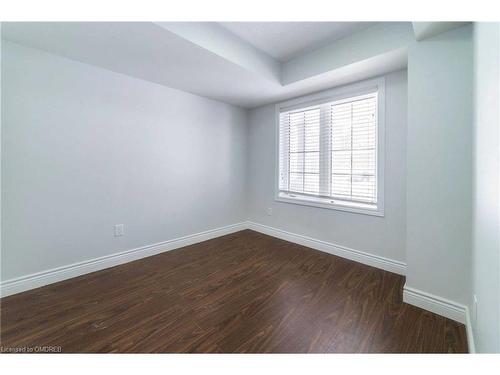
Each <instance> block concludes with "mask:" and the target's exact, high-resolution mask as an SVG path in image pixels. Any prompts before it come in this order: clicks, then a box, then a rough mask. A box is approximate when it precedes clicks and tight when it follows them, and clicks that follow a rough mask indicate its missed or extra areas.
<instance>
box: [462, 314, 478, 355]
mask: <svg viewBox="0 0 500 375" xmlns="http://www.w3.org/2000/svg"><path fill="white" fill-rule="evenodd" d="M465 309H466V310H465V330H466V332H467V344H468V345H469V353H476V344H475V342H474V331H473V330H472V323H471V319H470V310H469V308H468V307H467V306H466V307H465Z"/></svg>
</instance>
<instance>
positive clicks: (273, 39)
mask: <svg viewBox="0 0 500 375" xmlns="http://www.w3.org/2000/svg"><path fill="white" fill-rule="evenodd" d="M375 23H376V22H219V24H220V25H221V26H223V27H224V28H226V29H227V30H229V31H230V32H232V33H233V34H235V35H237V36H238V37H240V38H241V39H243V40H245V41H247V42H248V43H250V44H251V45H253V46H254V47H256V48H257V49H259V50H261V51H263V52H265V53H267V54H268V55H269V56H271V57H273V58H275V59H276V60H278V61H280V62H286V61H288V60H290V59H292V58H294V57H297V56H299V55H302V54H304V53H306V52H310V51H312V50H314V49H316V48H319V47H322V46H324V45H325V44H328V43H332V42H334V41H336V40H339V39H341V38H343V37H345V36H348V35H350V34H352V33H354V32H356V31H360V30H363V29H365V28H367V27H369V26H372V25H374V24H375Z"/></svg>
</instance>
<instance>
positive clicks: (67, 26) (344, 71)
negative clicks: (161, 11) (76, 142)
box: [2, 22, 457, 108]
mask: <svg viewBox="0 0 500 375" xmlns="http://www.w3.org/2000/svg"><path fill="white" fill-rule="evenodd" d="M413 26H415V25H413ZM424 26H425V27H424ZM456 26H457V25H434V24H432V23H431V24H427V23H426V24H425V25H416V26H415V27H416V30H417V31H418V35H419V37H421V38H425V37H428V36H429V35H435V33H436V32H439V31H440V30H444V29H448V28H450V27H456ZM415 33H416V31H415ZM2 38H3V39H5V40H7V41H10V42H15V43H19V44H23V45H25V46H28V47H32V48H37V49H40V50H44V51H47V52H49V53H53V54H57V55H60V56H63V57H65V58H69V59H73V60H76V61H79V62H83V63H86V64H91V65H96V66H99V67H102V68H105V69H108V70H111V71H114V72H118V73H122V74H126V75H129V76H132V77H135V78H139V79H143V80H147V81H151V82H154V83H157V84H160V85H164V86H168V87H172V88H176V89H180V90H183V91H187V92H190V93H193V94H197V95H201V96H205V97H208V98H212V99H216V100H220V101H223V102H227V103H230V104H234V105H238V106H241V107H245V108H254V107H258V106H261V105H265V104H270V103H274V102H278V101H281V100H286V99H289V98H292V97H297V96H301V95H306V94H310V93H312V92H315V91H319V90H323V89H327V88H331V87H334V86H338V85H342V84H347V83H349V82H353V81H357V80H362V79H366V78H370V77H374V76H376V75H382V74H385V73H388V72H391V71H395V70H399V69H404V68H405V67H406V65H407V47H408V45H409V44H411V43H417V42H416V41H415V34H414V29H413V27H412V24H411V23H410V22H399V23H398V22H388V23H385V22H377V23H363V22H323V23H310V22H270V23H266V22H257V23H235V22H223V23H216V22H192V23H190V22H158V23H153V22H3V23H2Z"/></svg>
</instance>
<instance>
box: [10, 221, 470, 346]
mask: <svg viewBox="0 0 500 375" xmlns="http://www.w3.org/2000/svg"><path fill="white" fill-rule="evenodd" d="M403 284H404V277H402V276H399V275H396V274H393V273H390V272H386V271H382V270H379V269H376V268H373V267H369V266H366V265H363V264H360V263H356V262H353V261H350V260H347V259H343V258H339V257H336V256H333V255H329V254H326V253H322V252H320V251H316V250H312V249H309V248H306V247H304V246H300V245H296V244H292V243H289V242H286V241H283V240H279V239H276V238H273V237H270V236H266V235H264V234H260V233H256V232H253V231H250V230H245V231H241V232H238V233H233V234H230V235H227V236H224V237H219V238H216V239H213V240H210V241H206V242H203V243H199V244H196V245H192V246H187V247H185V248H182V249H178V250H174V251H170V252H166V253H163V254H160V255H156V256H152V257H149V258H145V259H141V260H138V261H135V262H131V263H127V264H124V265H120V266H117V267H113V268H109V269H106V270H103V271H99V272H94V273H91V274H88V275H84V276H80V277H76V278H73V279H70V280H66V281H63V282H59V283H56V284H52V285H48V286H45V287H42V288H38V289H34V290H31V291H28V292H24V293H20V294H16V295H13V296H9V297H6V298H3V299H2V300H1V329H0V332H1V336H0V341H1V345H2V346H3V347H34V346H60V347H61V349H62V352H148V353H156V352H223V353H308V352H319V353H330V352H331V353H334V352H347V353H361V352H363V353H371V352H375V353H380V352H387V353H403V352H409V353H446V352H450V353H463V352H467V339H466V334H465V327H464V326H463V325H462V324H459V323H456V322H454V321H451V320H449V319H446V318H444V317H441V316H438V315H436V314H433V313H430V312H427V311H425V310H422V309H419V308H417V307H414V306H411V305H408V304H406V303H403V301H402V288H403Z"/></svg>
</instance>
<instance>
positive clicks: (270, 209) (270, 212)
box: [267, 207, 273, 216]
mask: <svg viewBox="0 0 500 375" xmlns="http://www.w3.org/2000/svg"><path fill="white" fill-rule="evenodd" d="M272 215H273V209H272V207H268V208H267V216H272Z"/></svg>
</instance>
